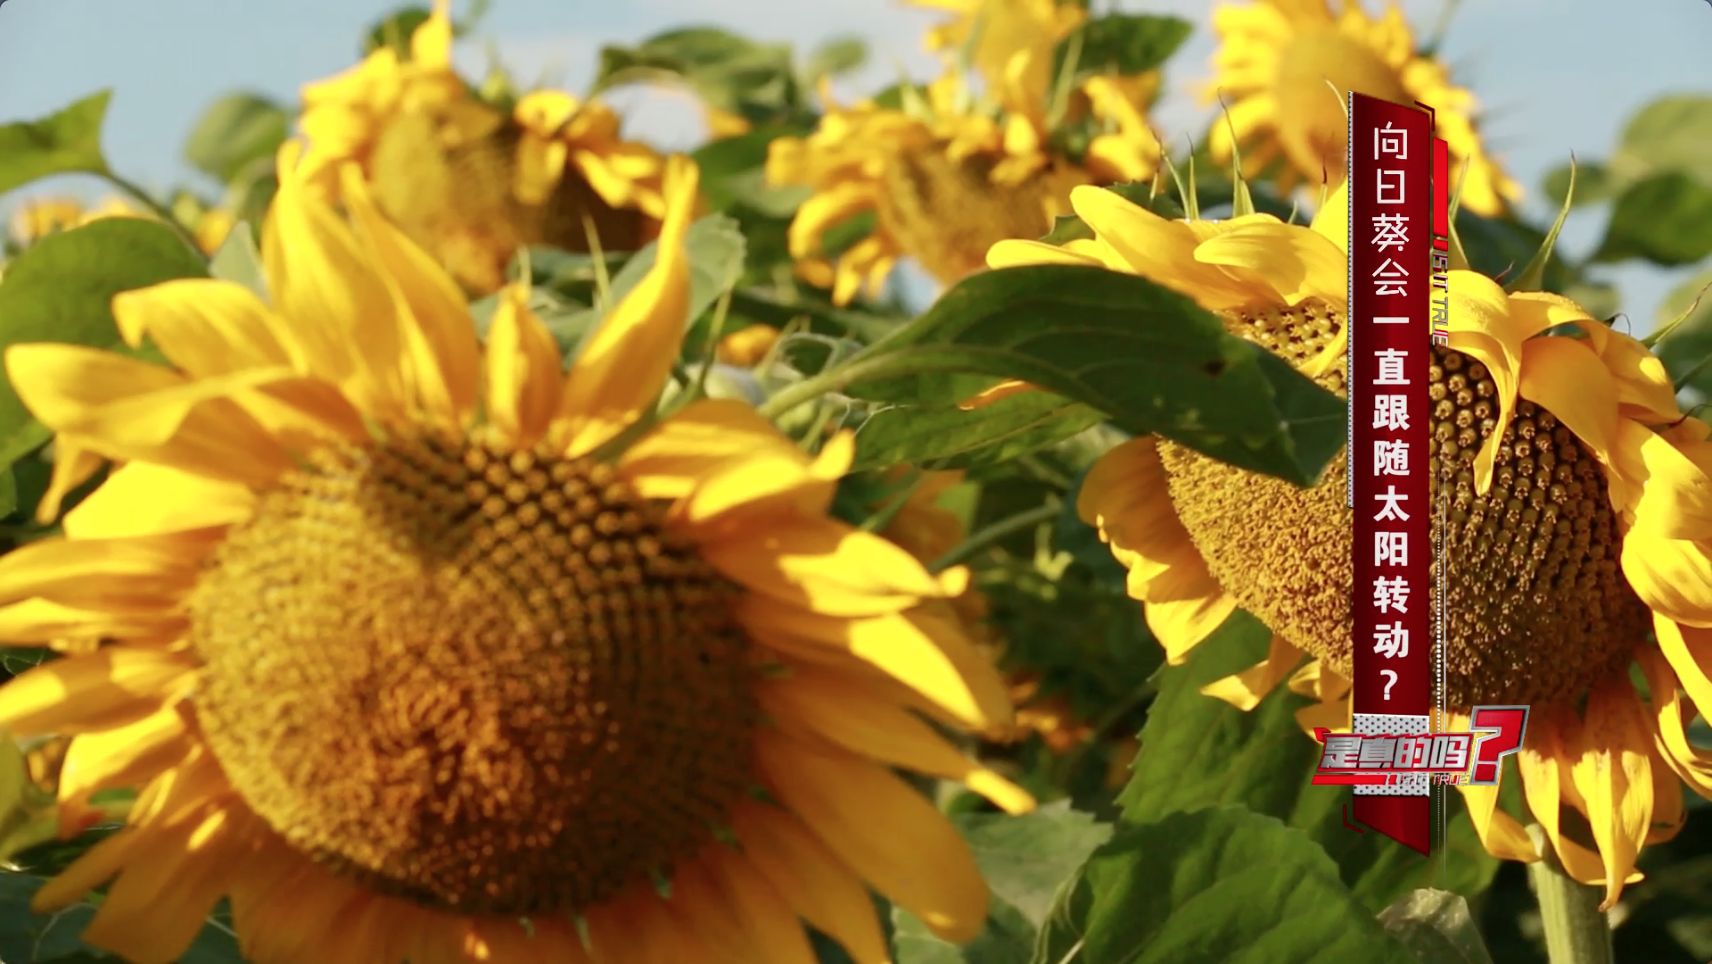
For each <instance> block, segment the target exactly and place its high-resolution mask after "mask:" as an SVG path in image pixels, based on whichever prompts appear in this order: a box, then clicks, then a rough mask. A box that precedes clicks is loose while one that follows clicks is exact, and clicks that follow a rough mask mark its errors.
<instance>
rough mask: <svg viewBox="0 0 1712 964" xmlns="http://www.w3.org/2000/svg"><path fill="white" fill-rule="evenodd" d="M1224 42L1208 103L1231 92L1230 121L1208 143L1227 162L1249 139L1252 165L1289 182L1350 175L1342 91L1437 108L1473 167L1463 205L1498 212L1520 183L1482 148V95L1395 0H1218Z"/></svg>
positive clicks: (1459, 162)
mask: <svg viewBox="0 0 1712 964" xmlns="http://www.w3.org/2000/svg"><path fill="white" fill-rule="evenodd" d="M1213 27H1214V29H1215V30H1216V31H1217V32H1218V34H1219V38H1220V46H1219V49H1218V51H1217V53H1216V54H1215V55H1214V57H1213V66H1214V76H1213V78H1212V79H1211V80H1209V81H1208V82H1207V84H1206V87H1205V96H1206V99H1207V101H1208V102H1209V103H1210V102H1214V101H1217V100H1220V99H1222V100H1223V101H1224V103H1225V105H1226V106H1227V108H1228V110H1229V118H1228V122H1227V121H1226V120H1220V121H1218V122H1216V123H1214V125H1213V127H1212V130H1211V132H1210V134H1209V141H1208V147H1209V149H1210V150H1211V152H1212V154H1213V157H1214V158H1215V159H1217V160H1219V161H1221V162H1228V161H1229V160H1230V158H1231V156H1232V150H1233V147H1232V145H1233V141H1234V142H1235V143H1238V144H1240V145H1241V146H1242V148H1243V150H1242V161H1243V168H1244V173H1246V174H1248V175H1250V176H1256V175H1259V174H1260V173H1262V172H1263V171H1266V170H1268V169H1270V168H1273V167H1274V165H1275V164H1276V165H1280V166H1279V167H1278V170H1279V171H1280V173H1279V180H1280V187H1281V188H1283V189H1285V190H1288V189H1289V188H1290V187H1292V186H1293V185H1295V184H1297V183H1300V182H1301V181H1303V180H1306V181H1307V182H1308V183H1310V184H1312V183H1318V182H1319V181H1320V180H1321V179H1322V178H1326V179H1329V180H1330V181H1332V182H1333V183H1335V182H1337V181H1339V180H1341V179H1342V178H1343V175H1344V170H1343V169H1344V156H1345V144H1346V142H1347V140H1348V135H1349V131H1348V124H1347V122H1346V120H1345V117H1344V107H1343V103H1342V98H1343V92H1344V91H1350V90H1353V91H1356V92H1358V93H1363V94H1367V95H1369V96H1372V97H1378V98H1381V99H1383V100H1388V101H1392V102H1394V103H1399V104H1408V103H1414V102H1417V101H1418V102H1420V103H1424V104H1430V105H1432V107H1433V108H1434V110H1435V112H1436V113H1435V117H1436V118H1437V128H1436V131H1435V133H1436V134H1437V136H1439V137H1442V138H1444V140H1445V142H1446V143H1447V144H1448V145H1449V148H1450V154H1451V164H1452V167H1453V170H1458V171H1460V170H1461V169H1462V167H1463V165H1464V164H1466V165H1467V167H1468V174H1467V176H1466V178H1465V179H1464V180H1463V181H1462V202H1461V203H1462V205H1463V206H1464V207H1466V208H1467V209H1468V210H1470V211H1473V212H1474V213H1476V214H1481V215H1495V214H1498V213H1499V212H1501V211H1502V210H1504V209H1505V208H1506V207H1507V206H1508V205H1509V204H1512V203H1514V202H1515V201H1517V200H1519V199H1520V197H1521V188H1520V186H1519V185H1517V183H1516V182H1515V181H1513V180H1511V179H1510V178H1509V177H1508V176H1507V175H1506V174H1505V173H1504V172H1503V169H1502V168H1501V167H1500V166H1499V165H1498V163H1497V162H1496V161H1494V160H1493V159H1492V158H1491V157H1490V156H1489V155H1488V154H1487V153H1486V151H1485V148H1484V146H1483V144H1482V142H1481V139H1480V137H1479V135H1478V134H1477V133H1476V131H1475V122H1474V98H1473V95H1472V94H1470V93H1469V92H1468V90H1467V89H1465V88H1462V87H1459V86H1457V85H1456V84H1455V83H1454V82H1453V81H1452V80H1451V77H1450V72H1449V70H1448V69H1447V68H1446V67H1445V66H1444V65H1443V64H1442V63H1440V62H1439V61H1437V60H1435V59H1433V58H1431V57H1429V56H1422V55H1420V54H1418V53H1416V51H1415V39H1414V35H1413V34H1412V32H1411V31H1410V29H1409V25H1408V22H1407V21H1406V20H1405V19H1404V17H1403V11H1402V9H1401V8H1400V7H1398V6H1397V5H1396V3H1395V2H1394V0H1387V6H1386V10H1385V13H1384V15H1383V16H1381V17H1378V18H1375V17H1371V16H1369V15H1368V14H1367V13H1366V12H1365V11H1364V10H1363V9H1362V5H1361V4H1360V3H1345V4H1342V5H1341V9H1340V10H1339V11H1337V12H1334V11H1333V10H1332V8H1331V6H1330V4H1329V3H1328V2H1327V0H1255V2H1253V3H1247V4H1243V5H1240V6H1238V5H1233V4H1221V5H1220V6H1219V7H1218V9H1217V10H1216V11H1215V12H1214V15H1213Z"/></svg>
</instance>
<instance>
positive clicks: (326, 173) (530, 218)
mask: <svg viewBox="0 0 1712 964" xmlns="http://www.w3.org/2000/svg"><path fill="white" fill-rule="evenodd" d="M448 7H449V0H438V2H437V3H436V4H435V8H434V11H433V14H432V16H430V17H429V18H428V19H427V20H426V21H424V22H423V23H422V24H421V25H420V26H418V27H417V28H416V30H415V31H414V33H413V34H412V36H411V38H410V43H409V54H408V56H407V57H401V56H400V54H399V51H398V50H397V49H395V48H393V47H391V46H383V47H380V48H377V49H376V50H374V51H373V52H372V53H370V54H369V55H368V57H367V58H366V59H364V61H363V62H362V63H361V64H359V65H358V66H356V67H354V68H352V69H351V70H348V71H346V72H345V73H343V74H340V75H339V76H337V77H333V78H330V79H328V80H323V81H319V82H316V83H312V84H309V85H307V86H306V87H304V89H303V116H302V121H301V126H302V131H303V134H304V136H305V137H306V138H307V140H308V142H309V151H308V154H307V156H306V158H305V164H306V165H307V167H308V170H309V174H308V176H309V178H310V180H311V181H312V182H313V183H314V184H315V185H316V187H317V189H318V190H320V191H321V192H323V193H324V194H325V195H326V196H328V197H331V198H335V199H336V198H338V197H340V195H341V193H342V183H341V178H340V175H339V171H340V170H341V169H342V167H343V165H344V164H345V163H347V162H355V163H356V164H357V165H358V167H359V169H360V170H361V171H362V176H363V179H364V181H365V183H366V184H367V185H368V188H369V191H370V192H371V194H372V196H373V197H374V199H375V203H376V204H378V205H379V206H380V209H381V211H382V213H384V214H385V215H386V216H387V217H388V218H390V219H392V220H393V221H394V222H396V223H397V224H398V225H399V226H400V227H402V228H403V229H404V231H405V233H406V234H407V235H409V237H410V238H411V239H412V240H414V241H415V242H416V243H417V244H419V245H421V246H422V247H424V248H425V249H427V250H428V251H429V252H430V253H431V254H433V255H434V256H435V258H437V259H438V260H439V261H440V263H441V264H442V265H444V266H445V267H446V268H447V269H448V270H449V271H450V272H451V273H452V276H453V278H454V279H456V280H457V281H458V283H459V284H460V285H462V286H463V287H464V289H465V290H466V291H469V292H471V293H472V294H488V293H491V292H493V291H496V290H498V289H499V288H500V287H501V286H502V285H503V284H504V283H505V280H506V276H505V269H506V265H507V263H508V262H509V261H510V260H511V258H512V256H513V255H515V254H516V253H517V250H518V249H519V248H521V247H525V246H528V245H547V246H551V247H555V248H559V249H561V250H565V251H574V252H585V253H586V252H590V251H592V250H595V249H596V248H597V247H598V248H599V249H600V250H603V251H635V250H638V249H639V248H641V247H642V246H643V245H645V244H647V243H648V242H649V241H652V240H653V239H654V238H655V237H656V236H657V235H658V232H659V226H660V218H662V217H663V216H664V214H665V200H664V196H663V194H662V187H661V178H662V177H663V174H664V170H665V159H664V158H662V157H661V156H660V155H659V154H658V153H656V152H655V151H654V150H653V149H652V148H649V147H647V146H646V145H643V144H638V143H633V142H630V141H626V140H624V139H623V137H622V136H621V133H620V130H619V127H620V122H619V118H618V116H617V115H616V114H615V113H613V112H612V110H611V109H610V108H608V107H606V106H605V105H604V104H601V103H599V102H597V101H579V100H578V99H577V98H575V97H573V96H572V95H570V94H568V93H564V92H562V91H546V90H543V91H534V92H530V93H525V94H523V95H522V96H521V97H517V98H514V97H512V96H511V95H510V94H509V93H508V92H507V91H505V90H503V89H500V90H498V91H497V92H495V93H493V94H492V95H491V96H489V97H488V98H486V99H484V98H483V97H481V96H478V95H477V94H476V93H475V92H473V91H472V90H471V89H470V87H469V85H468V84H467V83H466V82H465V81H464V80H463V78H461V77H459V76H458V74H457V72H456V71H455V70H453V68H452V60H451V56H452V23H451V20H450V17H449V15H448ZM500 86H501V87H502V88H503V86H504V85H500Z"/></svg>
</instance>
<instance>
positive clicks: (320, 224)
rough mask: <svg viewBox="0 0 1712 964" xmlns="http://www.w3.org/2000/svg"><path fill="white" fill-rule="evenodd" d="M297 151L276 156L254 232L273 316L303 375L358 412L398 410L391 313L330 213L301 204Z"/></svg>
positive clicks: (396, 339)
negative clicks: (304, 368) (266, 202)
mask: <svg viewBox="0 0 1712 964" xmlns="http://www.w3.org/2000/svg"><path fill="white" fill-rule="evenodd" d="M301 151H302V145H301V144H299V143H297V142H295V141H288V142H286V144H285V145H284V146H282V147H281V148H280V152H279V192H278V193H277V194H275V195H274V200H273V204H272V206H271V207H270V208H269V209H268V216H267V220H266V223H265V225H264V227H263V229H262V265H263V268H264V269H265V270H266V272H267V278H268V287H269V291H270V293H271V294H272V296H273V302H274V306H275V308H276V309H277V310H278V311H279V313H280V314H281V315H283V316H285V318H286V319H287V321H289V322H290V324H291V330H292V331H293V332H294V333H295V334H296V336H297V339H298V342H299V344H300V345H301V346H302V348H303V355H304V359H305V362H306V363H307V365H308V366H309V371H310V373H312V374H314V375H317V376H319V377H321V378H323V379H325V380H326V381H330V382H333V383H335V384H337V385H339V386H341V387H342V388H344V389H345V390H346V391H348V392H349V393H351V397H352V400H353V401H356V402H357V403H358V404H359V405H361V406H362V407H363V408H364V409H365V410H367V411H370V412H373V413H375V414H377V415H391V414H395V413H396V412H397V411H398V410H399V408H400V406H402V405H403V404H404V403H405V386H404V384H403V377H402V372H400V370H399V367H398V362H399V359H400V358H401V357H403V355H402V353H401V351H400V348H401V347H402V345H401V343H400V342H401V339H400V332H399V326H398V306H397V305H396V304H395V303H394V301H393V299H392V296H391V294H390V293H389V292H388V291H387V288H386V285H385V284H384V283H383V282H382V281H381V278H380V276H379V275H378V274H377V273H376V272H375V270H374V268H373V267H372V265H371V263H370V261H369V258H368V255H367V252H365V251H364V250H363V249H362V247H361V246H360V245H358V244H357V239H356V237H355V236H354V235H353V234H352V233H351V229H350V228H349V227H348V226H347V225H346V224H345V223H344V222H343V221H342V220H341V219H340V218H339V216H338V215H336V214H334V213H333V210H332V208H330V207H328V206H326V205H325V204H322V203H320V202H317V201H315V200H313V199H312V198H310V197H309V195H308V193H307V191H306V189H305V186H304V185H303V183H302V178H301V175H300V174H298V173H296V172H295V171H294V168H295V167H296V165H297V161H298V158H299V156H300V154H301Z"/></svg>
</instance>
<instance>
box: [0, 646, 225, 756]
mask: <svg viewBox="0 0 1712 964" xmlns="http://www.w3.org/2000/svg"><path fill="white" fill-rule="evenodd" d="M196 672H197V665H196V663H195V662H194V661H193V660H192V659H190V658H189V657H187V656H182V655H177V654H173V653H166V652H161V651H159V650H150V649H133V648H130V647H125V646H109V647H106V648H104V649H100V650H97V651H96V652H94V653H90V654H88V655H86V656H71V657H67V658H65V659H56V660H53V661H52V662H48V663H43V664H41V665H40V666H36V667H34V668H32V669H29V670H26V671H25V672H24V673H23V674H21V675H19V676H18V677H16V678H15V679H13V680H12V681H11V682H8V683H7V684H6V685H5V686H0V729H5V730H8V731H10V732H11V733H13V734H14V735H17V736H30V735H33V734H38V733H59V734H66V735H69V734H77V733H88V732H94V731H100V730H106V729H111V728H113V727H118V726H125V725H127V724H130V723H135V722H137V721H139V720H142V719H144V718H146V717H148V716H150V715H151V714H153V713H155V712H156V711H158V710H159V709H160V707H161V706H162V704H163V703H164V702H165V701H166V700H167V699H169V698H170V697H171V696H172V694H173V693H174V692H176V691H179V690H182V689H184V688H185V687H187V686H189V685H191V684H192V683H194V682H195V679H196Z"/></svg>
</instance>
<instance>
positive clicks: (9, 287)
mask: <svg viewBox="0 0 1712 964" xmlns="http://www.w3.org/2000/svg"><path fill="white" fill-rule="evenodd" d="M207 273H208V270H207V267H206V265H205V264H204V263H203V261H202V257H201V255H199V254H197V253H196V252H194V251H192V250H190V249H189V248H188V247H186V246H185V244H184V242H183V241H182V240H180V239H179V237H178V235H176V234H174V233H173V232H172V229H170V228H168V227H167V226H166V225H164V224H159V223H157V222H154V221H145V220H143V219H141V218H103V219H101V220H99V221H94V222H91V223H89V224H86V225H84V226H83V227H80V228H74V229H73V230H70V231H66V232H63V233H60V234H54V235H50V236H48V237H46V238H43V239H42V240H41V241H39V242H37V243H35V244H33V245H31V246H30V247H29V248H28V249H27V250H26V251H24V253H23V254H21V255H19V256H18V258H17V259H16V260H14V261H13V262H12V263H11V264H10V265H8V266H7V268H6V277H5V280H4V281H3V282H0V350H3V349H4V347H5V346H9V345H16V344H19V343H21V342H33V341H52V342H63V343H66V344H73V345H88V346H90V347H94V348H106V349H110V350H113V351H119V352H123V353H125V354H131V355H137V354H138V353H137V352H133V351H131V350H130V349H128V348H127V347H126V346H125V344H124V343H123V342H122V341H121V340H120V338H119V332H118V329H117V327H116V326H115V324H114V321H113V313H112V308H111V303H112V301H113V296H114V295H116V294H118V293H119V292H121V291H130V290H132V289H135V288H146V287H148V286H149V285H154V284H159V283H161V282H163V281H171V280H173V279H175V278H196V277H203V276H206V275H207ZM48 435H49V433H48V430H47V429H46V428H44V427H43V426H42V424H41V423H40V422H37V421H36V420H35V419H34V418H32V417H31V416H30V413H29V412H28V411H27V410H25V408H24V403H23V402H21V401H19V399H18V394H17V392H15V391H13V390H12V386H11V384H10V383H9V382H8V383H6V384H3V385H0V465H11V464H12V463H13V462H15V461H17V460H18V458H19V457H20V456H22V455H24V454H25V453H27V452H30V451H33V450H34V449H35V448H37V447H38V446H40V445H41V444H42V443H43V442H45V441H47V439H48ZM0 959H3V958H0Z"/></svg>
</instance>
